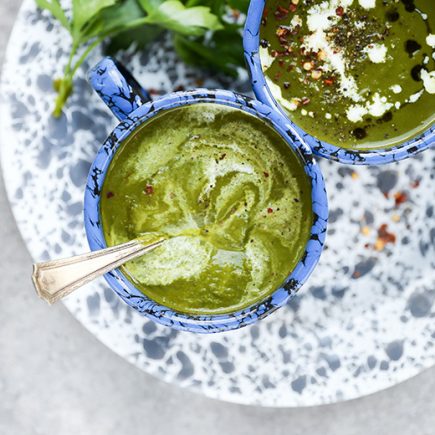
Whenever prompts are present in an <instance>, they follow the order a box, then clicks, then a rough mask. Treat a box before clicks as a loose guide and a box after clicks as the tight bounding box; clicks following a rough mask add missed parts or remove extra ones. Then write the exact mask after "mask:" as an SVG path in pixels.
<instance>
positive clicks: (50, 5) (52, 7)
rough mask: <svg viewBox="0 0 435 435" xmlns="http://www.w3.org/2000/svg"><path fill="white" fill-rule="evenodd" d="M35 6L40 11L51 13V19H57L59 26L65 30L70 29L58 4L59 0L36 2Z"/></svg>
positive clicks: (38, 0) (37, 0)
mask: <svg viewBox="0 0 435 435" xmlns="http://www.w3.org/2000/svg"><path fill="white" fill-rule="evenodd" d="M36 4H37V5H38V6H39V7H40V8H41V9H46V10H47V11H49V12H51V14H52V15H53V17H55V18H57V19H58V20H59V22H60V24H62V26H63V27H65V29H68V30H70V29H71V25H70V23H69V21H68V18H67V17H66V15H65V13H64V11H63V9H62V7H61V5H60V3H59V0H36Z"/></svg>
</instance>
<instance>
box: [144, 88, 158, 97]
mask: <svg viewBox="0 0 435 435" xmlns="http://www.w3.org/2000/svg"><path fill="white" fill-rule="evenodd" d="M147 91H148V93H149V94H150V95H159V94H160V91H159V90H157V89H154V88H148V89H147Z"/></svg>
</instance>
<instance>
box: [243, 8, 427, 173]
mask: <svg viewBox="0 0 435 435" xmlns="http://www.w3.org/2000/svg"><path fill="white" fill-rule="evenodd" d="M265 4H266V0H255V1H251V2H250V5H249V10H248V16H247V19H246V24H245V30H244V34H243V46H244V52H245V60H246V65H247V67H248V71H249V75H250V77H251V83H252V87H253V90H254V93H255V95H256V97H257V98H258V99H259V100H260V101H261V102H262V103H264V104H267V105H268V106H270V107H272V108H274V109H275V110H278V111H280V112H281V113H282V114H283V115H284V116H285V117H286V118H287V114H286V112H285V111H284V109H283V108H282V107H281V106H280V104H278V102H277V101H276V100H275V98H274V97H273V95H272V92H271V91H270V89H269V86H268V85H267V82H266V79H265V76H264V73H263V69H262V66H261V60H260V55H259V47H260V26H261V19H262V16H263V10H264V7H265ZM289 123H290V125H291V129H292V130H293V131H294V135H295V136H296V137H297V138H298V140H299V141H300V142H302V143H304V144H306V145H307V146H308V147H310V148H311V149H312V150H313V153H314V154H316V155H319V156H322V157H325V158H327V159H330V160H335V161H338V162H341V163H347V164H352V165H381V164H385V163H390V162H395V161H399V160H403V159H406V158H408V157H411V156H413V155H415V154H418V153H420V152H421V151H424V150H425V149H427V148H429V147H433V146H435V126H434V125H432V126H431V127H430V128H429V129H428V130H426V131H425V132H424V133H423V134H421V135H420V136H417V137H415V138H413V139H410V140H409V141H406V142H403V143H402V144H400V145H397V146H394V147H390V148H386V149H374V150H369V151H358V150H349V149H345V148H339V147H337V146H335V145H332V144H330V143H327V142H324V141H321V140H319V139H316V138H315V137H314V136H312V135H310V134H308V133H306V132H305V131H304V130H303V129H301V128H300V127H298V126H297V125H296V124H294V123H293V122H291V121H290V120H289Z"/></svg>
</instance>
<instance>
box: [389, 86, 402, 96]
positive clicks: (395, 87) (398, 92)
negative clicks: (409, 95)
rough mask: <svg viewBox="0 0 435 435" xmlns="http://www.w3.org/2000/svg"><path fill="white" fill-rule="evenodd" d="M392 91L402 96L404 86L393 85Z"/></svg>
mask: <svg viewBox="0 0 435 435" xmlns="http://www.w3.org/2000/svg"><path fill="white" fill-rule="evenodd" d="M390 89H391V90H392V91H393V93H395V94H400V93H401V92H402V86H400V85H393V86H390Z"/></svg>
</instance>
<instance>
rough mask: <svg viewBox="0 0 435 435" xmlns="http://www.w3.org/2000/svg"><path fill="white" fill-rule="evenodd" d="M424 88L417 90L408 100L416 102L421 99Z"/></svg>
mask: <svg viewBox="0 0 435 435" xmlns="http://www.w3.org/2000/svg"><path fill="white" fill-rule="evenodd" d="M423 92H424V89H422V90H421V91H418V92H416V93H415V94H412V95H411V96H410V97H409V98H408V99H407V100H406V102H407V103H411V104H412V103H415V102H416V101H418V100H419V98H420V97H421V96H422V95H423Z"/></svg>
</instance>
